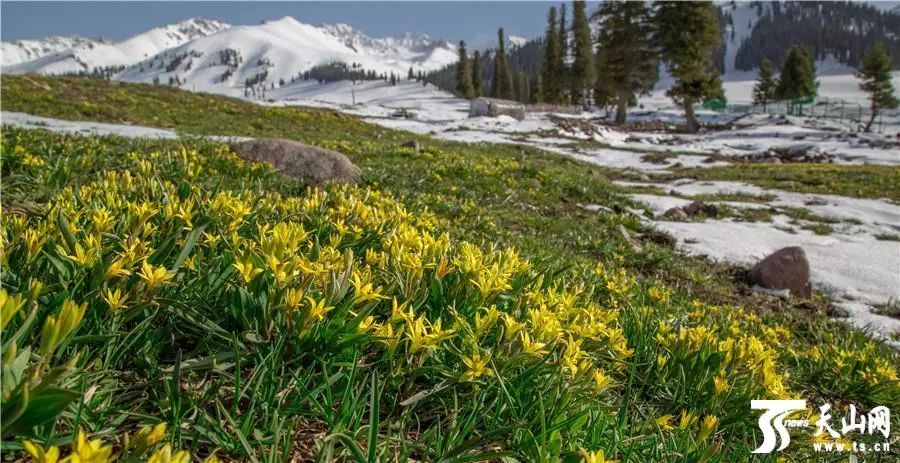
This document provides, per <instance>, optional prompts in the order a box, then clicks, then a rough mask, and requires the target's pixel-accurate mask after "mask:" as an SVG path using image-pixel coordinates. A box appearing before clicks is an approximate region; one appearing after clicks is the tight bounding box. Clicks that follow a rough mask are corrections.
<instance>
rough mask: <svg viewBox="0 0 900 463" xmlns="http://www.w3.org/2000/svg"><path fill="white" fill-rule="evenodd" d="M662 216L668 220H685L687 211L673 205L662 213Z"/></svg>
mask: <svg viewBox="0 0 900 463" xmlns="http://www.w3.org/2000/svg"><path fill="white" fill-rule="evenodd" d="M663 218H666V219H670V220H687V219H688V215H687V212H685V211H684V209H682V208H680V207H673V208H671V209H669V210H668V211H666V212H664V213H663Z"/></svg>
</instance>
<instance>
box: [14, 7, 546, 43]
mask: <svg viewBox="0 0 900 463" xmlns="http://www.w3.org/2000/svg"><path fill="white" fill-rule="evenodd" d="M553 4H558V2H556V3H553V2H437V1H418V2H384V1H377V2H376V1H362V2H336V1H327V2H212V1H210V2H11V1H6V0H3V1H2V3H0V10H2V11H0V17H2V29H0V36H2V39H3V40H4V41H9V40H16V39H25V38H40V37H45V36H48V35H73V34H77V35H82V36H85V37H105V38H110V39H115V40H121V39H124V38H127V37H129V36H132V35H134V34H137V33H139V32H142V31H144V30H147V29H150V28H152V27H155V26H160V25H164V24H170V23H173V22H177V21H179V20H182V19H187V18H191V17H205V18H213V19H220V20H223V21H226V22H228V23H231V24H259V23H260V22H261V21H265V20H271V19H278V18H281V17H283V16H293V17H295V18H297V19H298V20H300V21H302V22H306V23H311V24H333V23H338V22H342V23H346V24H350V25H351V26H354V27H356V28H358V29H361V30H363V31H364V32H365V33H367V34H368V35H371V36H389V35H400V34H403V33H405V32H423V33H427V34H429V35H431V36H433V37H439V38H444V39H447V40H452V41H456V40H460V39H463V40H466V41H467V42H469V43H470V44H472V45H474V46H487V45H489V44H492V42H493V41H494V40H495V37H496V29H497V27H500V26H503V27H505V28H506V30H507V31H508V33H510V34H515V35H520V36H523V37H528V38H531V37H537V36H540V35H541V34H542V33H543V30H544V28H545V27H546V24H545V22H546V14H547V10H548V9H549V8H550V6H551V5H553Z"/></svg>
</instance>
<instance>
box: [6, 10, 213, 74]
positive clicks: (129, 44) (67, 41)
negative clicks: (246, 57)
mask: <svg viewBox="0 0 900 463" xmlns="http://www.w3.org/2000/svg"><path fill="white" fill-rule="evenodd" d="M229 27H231V26H230V25H229V24H227V23H224V22H222V21H217V20H213V19H203V18H191V19H187V20H184V21H180V22H177V23H175V24H169V25H166V26H160V27H154V28H153V29H150V30H148V31H145V32H142V33H140V34H137V35H135V36H133V37H130V38H128V39H125V40H123V41H121V42H113V41H107V40H102V39H86V38H84V37H79V36H72V37H47V38H44V39H38V40H17V41H14V42H3V43H2V53H3V71H4V72H11V73H22V72H41V73H47V74H63V73H76V72H84V71H90V70H92V69H93V68H99V67H108V66H127V65H130V64H133V63H136V62H138V61H140V60H141V59H144V58H146V57H149V56H152V55H155V54H157V53H159V52H161V51H163V50H166V49H169V48H172V47H175V46H178V45H181V44H183V43H185V42H188V41H190V40H193V39H195V38H198V37H204V36H207V35H210V34H214V33H216V32H219V31H222V30H225V29H227V28H229Z"/></svg>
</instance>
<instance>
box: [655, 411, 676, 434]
mask: <svg viewBox="0 0 900 463" xmlns="http://www.w3.org/2000/svg"><path fill="white" fill-rule="evenodd" d="M672 418H674V416H672V415H662V416H660V417H659V418H657V419H656V425H657V426H659V429H660V430H661V431H668V430H670V429H672V424H671V423H672Z"/></svg>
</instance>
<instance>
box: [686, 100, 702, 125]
mask: <svg viewBox="0 0 900 463" xmlns="http://www.w3.org/2000/svg"><path fill="white" fill-rule="evenodd" d="M684 121H685V125H686V130H687V132H688V133H697V132H698V131H699V130H700V126H698V125H697V118H696V117H694V104H693V102H692V101H691V99H690V98H689V97H687V96H686V97H684Z"/></svg>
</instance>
